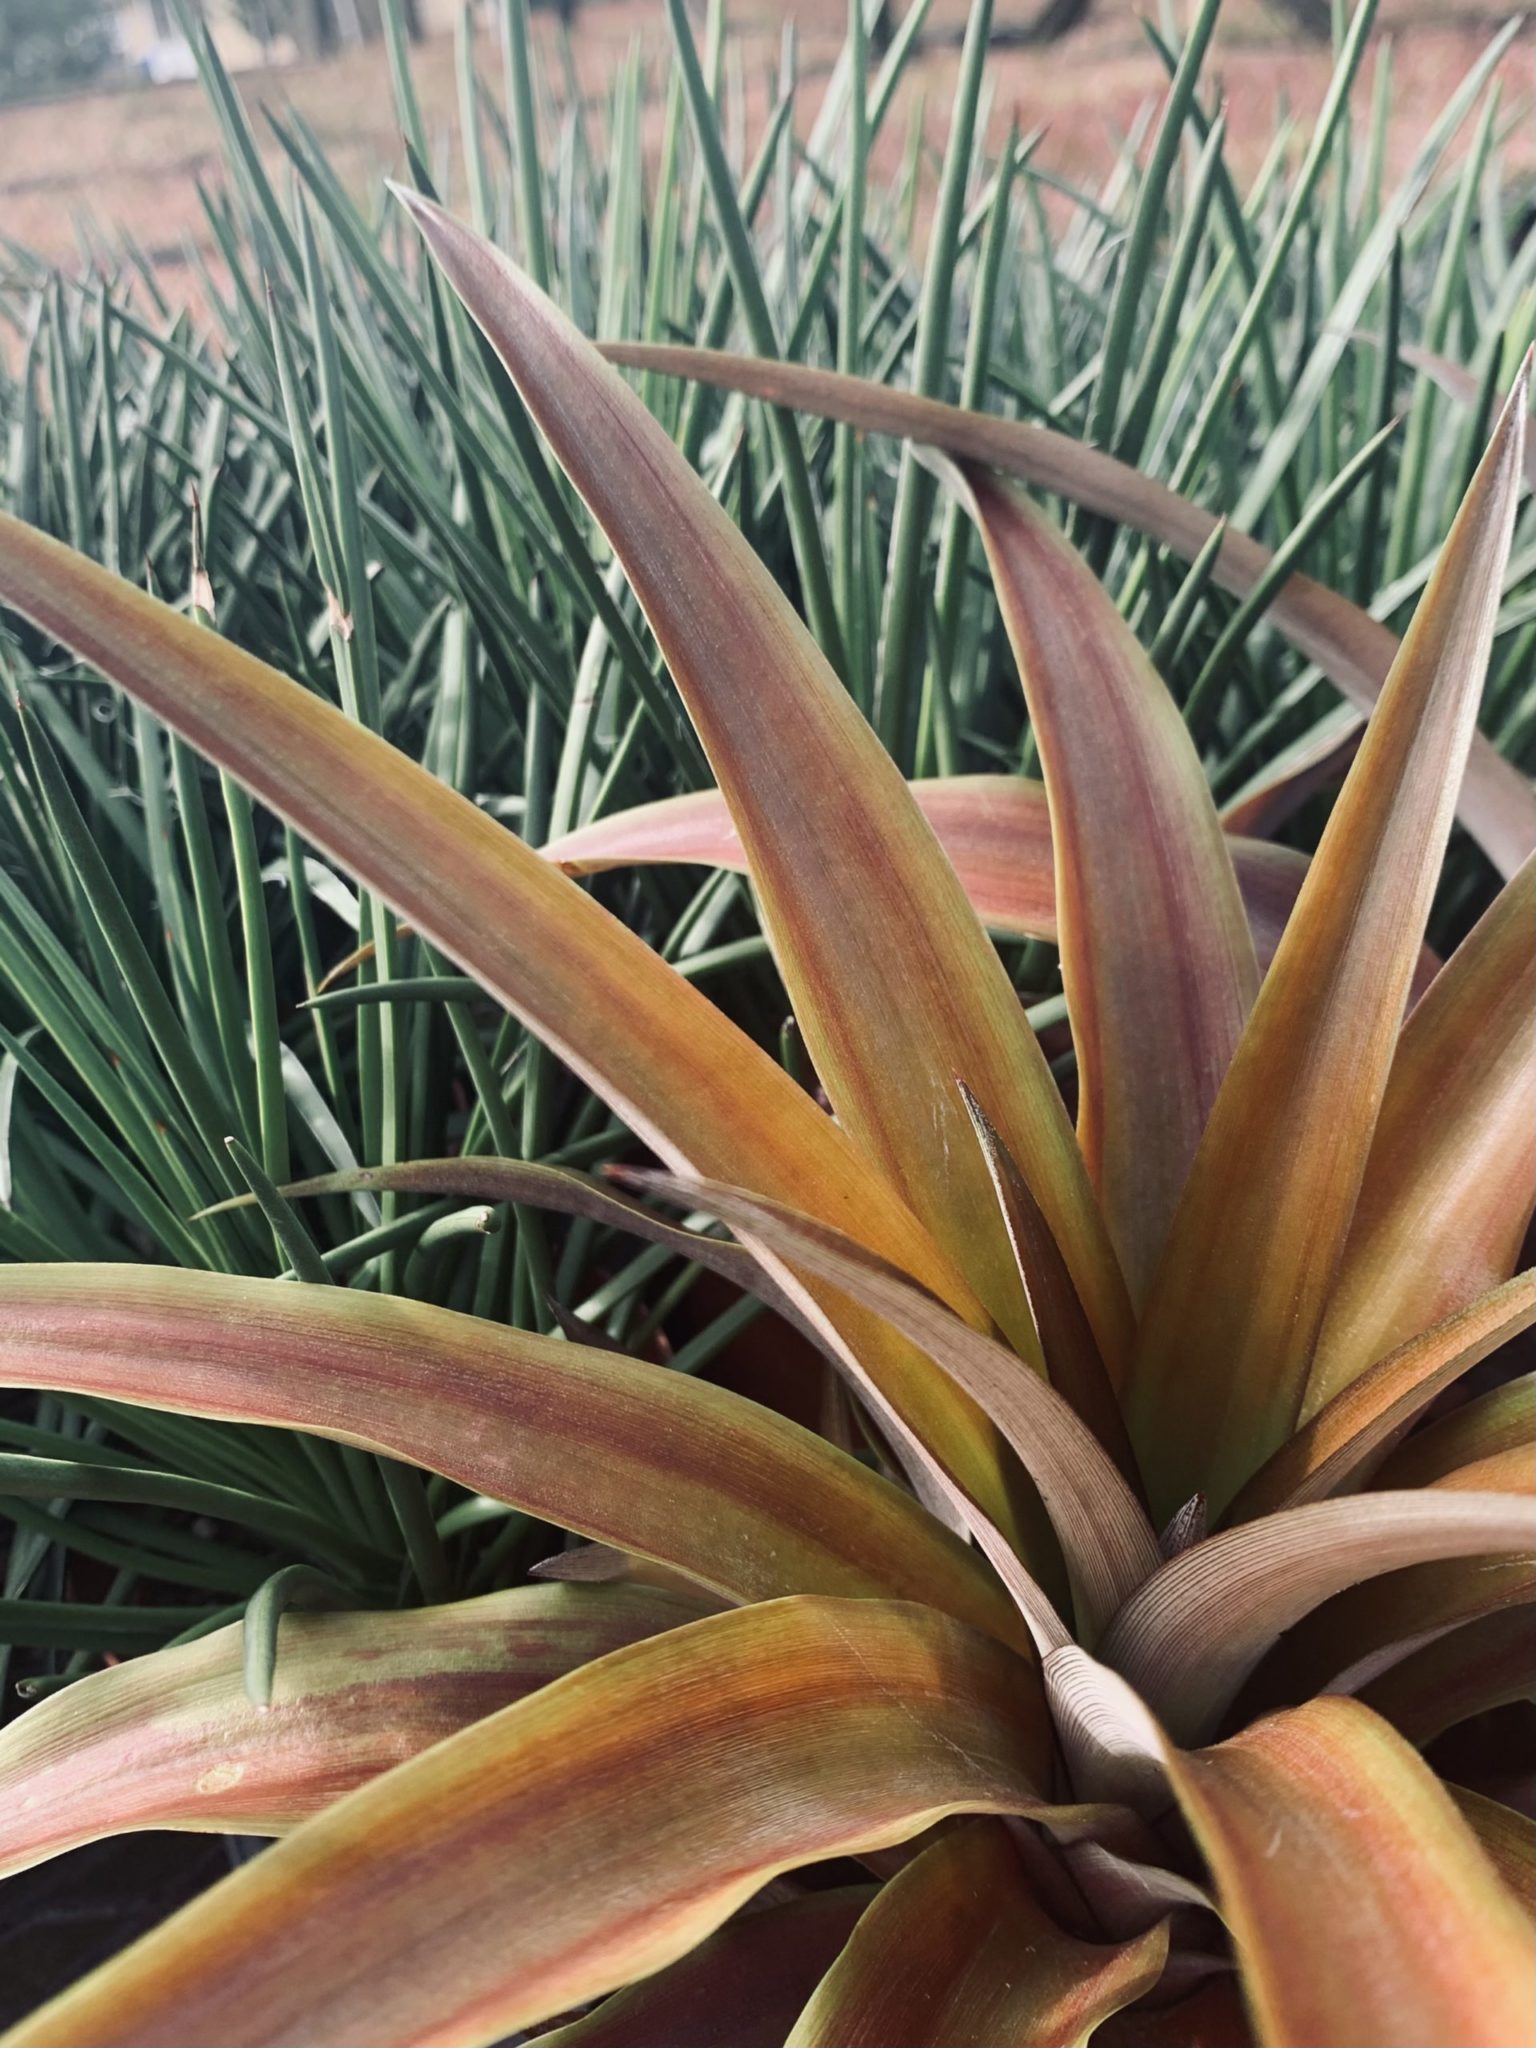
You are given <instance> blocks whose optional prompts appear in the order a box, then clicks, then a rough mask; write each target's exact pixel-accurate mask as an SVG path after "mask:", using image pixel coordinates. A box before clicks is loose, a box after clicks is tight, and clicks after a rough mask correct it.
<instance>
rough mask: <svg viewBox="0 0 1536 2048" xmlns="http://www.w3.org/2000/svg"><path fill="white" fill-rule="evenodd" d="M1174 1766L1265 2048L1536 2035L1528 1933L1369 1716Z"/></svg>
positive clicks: (1351, 1706)
mask: <svg viewBox="0 0 1536 2048" xmlns="http://www.w3.org/2000/svg"><path fill="white" fill-rule="evenodd" d="M1169 1765H1170V1773H1171V1776H1172V1778H1173V1782H1174V1785H1175V1787H1176V1789H1177V1792H1178V1795H1179V1803H1180V1805H1181V1806H1182V1807H1183V1810H1184V1813H1185V1816H1186V1817H1187V1819H1188V1820H1189V1823H1190V1825H1191V1827H1192V1828H1193V1829H1194V1832H1195V1835H1196V1838H1197V1840H1198V1841H1199V1843H1200V1846H1201V1848H1202V1849H1203V1850H1204V1852H1205V1856H1206V1860H1207V1862H1208V1863H1209V1864H1210V1866H1211V1870H1212V1872H1213V1875H1214V1877H1215V1880H1216V1887H1217V1892H1218V1895H1219V1897H1220V1901H1221V1907H1222V1912H1223V1915H1224V1917H1225V1919H1226V1921H1227V1924H1228V1926H1229V1928H1230V1929H1231V1931H1232V1937H1233V1940H1234V1942H1235V1944H1236V1947H1237V1952H1238V1960H1239V1964H1240V1967H1241V1969H1242V1975H1243V1985H1244V1989H1245V1991H1246V1993H1247V1997H1248V2001H1249V2005H1250V2008H1251V2010H1252V2012H1253V2016H1254V2020H1255V2023H1256V2025H1257V2028H1258V2033H1259V2038H1260V2040H1261V2042H1264V2043H1265V2044H1267V2048H1290V2044H1291V2043H1294V2042H1298V2041H1305V2042H1307V2043H1309V2044H1311V2048H1358V2044H1359V2043H1361V2042H1364V2041H1393V2042H1410V2041H1411V2042H1423V2043H1426V2044H1430V2043H1443V2044H1449V2043H1452V2042H1454V2043H1455V2044H1456V2048H1508V2043H1510V2042H1511V2041H1518V2040H1520V2039H1522V2038H1523V2037H1524V2036H1525V2035H1526V2033H1528V2031H1529V2028H1530V2019H1531V2012H1532V2006H1533V2000H1536V1949H1533V1946H1532V1942H1531V1930H1530V1923H1529V1922H1528V1921H1527V1920H1526V1918H1525V1916H1524V1915H1523V1914H1522V1913H1521V1911H1520V1909H1519V1907H1518V1906H1517V1905H1516V1904H1515V1902H1514V1900H1513V1898H1512V1897H1511V1896H1510V1894H1509V1892H1508V1891H1507V1889H1506V1888H1505V1886H1504V1885H1503V1883H1502V1882H1501V1880H1500V1879H1499V1877H1498V1875H1497V1873H1496V1871H1495V1870H1494V1868H1493V1865H1492V1864H1491V1863H1490V1862H1489V1860H1488V1858H1487V1856H1486V1855H1485V1854H1484V1852H1483V1851H1482V1849H1481V1848H1480V1847H1479V1846H1478V1843H1477V1840H1476V1838H1475V1836H1474V1835H1473V1833H1472V1830H1471V1829H1470V1828H1469V1827H1468V1826H1467V1824H1466V1822H1465V1821H1464V1820H1463V1819H1462V1817H1461V1815H1460V1814H1459V1813H1458V1812H1457V1810H1456V1806H1455V1804H1454V1802H1453V1801H1452V1799H1451V1798H1450V1797H1449V1796H1448V1794H1447V1793H1446V1792H1445V1791H1444V1790H1443V1789H1442V1788H1441V1786H1440V1784H1439V1782H1438V1781H1437V1779H1436V1778H1435V1776H1434V1774H1433V1772H1431V1771H1430V1770H1429V1769H1428V1768H1427V1766H1425V1765H1424V1764H1422V1763H1421V1762H1420V1761H1419V1759H1418V1757H1417V1756H1416V1755H1415V1754H1414V1752H1413V1750H1412V1749H1410V1748H1409V1746H1408V1745H1407V1743H1405V1742H1404V1741H1403V1740H1402V1738H1401V1737H1400V1736H1398V1735H1396V1734H1394V1733H1393V1731H1392V1730H1391V1729H1390V1728H1389V1727H1388V1726H1387V1724H1386V1723H1385V1722H1384V1721H1382V1720H1380V1719H1378V1717H1377V1716H1376V1715H1374V1714H1372V1713H1370V1712H1369V1711H1368V1709H1366V1708H1364V1707H1362V1706H1360V1705H1359V1703H1358V1702H1357V1701H1354V1700H1343V1699H1320V1700H1314V1701H1312V1702H1311V1703H1310V1704H1309V1705H1307V1706H1305V1707H1298V1708H1296V1709H1294V1710H1292V1711H1291V1712H1289V1713H1284V1714H1277V1715H1276V1716H1274V1718H1273V1719H1271V1720H1267V1721H1261V1722H1259V1723H1257V1724H1256V1725H1255V1726H1254V1727H1252V1728H1248V1729H1245V1730H1244V1731H1243V1733H1242V1734H1241V1735H1236V1736H1234V1737H1233V1738H1232V1739H1231V1740H1230V1741H1229V1742H1223V1743H1221V1744H1220V1745H1219V1746H1218V1747H1216V1748H1215V1749H1208V1750H1203V1751H1200V1752H1198V1753H1196V1754H1195V1755H1179V1754H1178V1753H1177V1752H1175V1753H1174V1754H1173V1755H1171V1757H1170V1759H1169ZM1341 1930H1347V1938H1346V1939H1342V1940H1341V1939H1340V1932H1341ZM1303 1958H1304V1959H1305V1967H1298V1963H1299V1962H1300V1961H1301V1959H1303Z"/></svg>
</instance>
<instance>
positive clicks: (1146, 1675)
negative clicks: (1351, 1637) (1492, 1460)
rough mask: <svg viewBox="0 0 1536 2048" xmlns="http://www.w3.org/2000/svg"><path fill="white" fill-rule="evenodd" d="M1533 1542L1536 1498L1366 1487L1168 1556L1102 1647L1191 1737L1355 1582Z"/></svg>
mask: <svg viewBox="0 0 1536 2048" xmlns="http://www.w3.org/2000/svg"><path fill="white" fill-rule="evenodd" d="M1530 1549H1536V1502H1531V1501H1527V1500H1523V1499H1521V1498H1520V1497H1518V1496H1516V1495H1511V1494H1502V1493H1373V1494H1358V1495H1354V1496H1352V1497H1350V1498H1348V1499H1345V1500H1325V1501H1316V1502H1314V1503H1313V1504H1312V1506H1310V1507H1304V1508H1292V1509H1290V1510H1289V1511H1287V1512H1286V1513H1284V1514H1278V1515H1266V1516H1265V1518H1264V1519H1263V1520H1262V1521H1259V1522H1245V1523H1244V1524H1243V1525H1242V1526H1241V1528H1237V1529H1228V1530H1225V1531H1224V1532H1223V1533H1222V1534H1221V1535H1218V1536H1212V1537H1210V1538H1209V1539H1208V1540H1207V1541H1206V1542H1204V1543H1197V1544H1196V1545H1195V1546H1194V1548H1193V1549H1192V1550H1186V1551H1185V1552H1184V1553H1183V1554H1182V1555H1181V1556H1179V1557H1176V1558H1174V1559H1173V1560H1172V1561H1171V1562H1170V1563H1168V1564H1165V1565H1164V1566H1163V1568H1162V1570H1161V1571H1160V1572H1159V1573H1158V1574H1157V1576H1156V1577H1155V1578H1152V1579H1149V1580H1148V1581H1147V1583H1146V1584H1145V1585H1144V1586H1143V1587H1142V1588H1141V1591H1140V1592H1139V1593H1137V1594H1135V1595H1133V1596H1132V1598H1131V1599H1130V1600H1129V1601H1128V1602H1127V1604H1126V1605H1125V1607H1123V1608H1122V1609H1121V1611H1120V1613H1119V1615H1118V1616H1117V1617H1116V1619H1115V1621H1114V1623H1113V1624H1112V1626H1111V1628H1110V1630H1109V1633H1108V1634H1107V1635H1106V1636H1105V1638H1104V1642H1103V1645H1102V1648H1101V1649H1100V1652H1099V1654H1100V1656H1101V1657H1102V1658H1103V1660H1104V1662H1105V1663H1106V1664H1109V1665H1112V1666H1113V1667H1114V1669H1115V1670H1117V1671H1119V1672H1120V1673H1121V1674H1122V1675H1123V1676H1124V1677H1125V1678H1127V1679H1128V1680H1129V1681H1130V1683H1131V1684H1132V1685H1133V1686H1134V1687H1135V1688H1136V1690H1137V1692H1138V1693H1140V1694H1141V1695H1142V1697H1143V1698H1144V1699H1146V1700H1147V1702H1148V1703H1149V1705H1150V1706H1151V1707H1152V1708H1153V1709H1154V1711H1155V1712H1156V1713H1157V1714H1158V1716H1159V1717H1160V1719H1161V1720H1162V1721H1163V1722H1164V1723H1165V1724H1166V1725H1167V1727H1168V1729H1169V1731H1170V1733H1172V1734H1173V1736H1174V1737H1175V1739H1176V1740H1179V1741H1189V1740H1192V1739H1198V1737H1199V1736H1201V1735H1203V1734H1204V1733H1206V1732H1207V1730H1208V1729H1209V1728H1210V1727H1211V1726H1212V1724H1213V1722H1214V1721H1215V1719H1216V1717H1217V1715H1219V1714H1220V1712H1221V1710H1222V1709H1223V1707H1225V1706H1226V1705H1227V1703H1228V1702H1229V1701H1230V1700H1231V1698H1232V1697H1233V1695H1234V1694H1235V1693H1236V1691H1237V1688H1238V1687H1239V1686H1240V1685H1241V1683H1242V1681H1243V1680H1244V1679H1245V1678H1246V1677H1247V1675H1248V1673H1249V1672H1250V1671H1251V1670H1252V1669H1253V1668H1254V1666H1255V1665H1256V1664H1257V1663H1258V1661H1259V1659H1260V1657H1261V1656H1262V1655H1263V1654H1264V1652H1265V1651H1266V1650H1267V1649H1268V1648H1269V1647H1270V1645H1271V1644H1272V1643H1274V1642H1275V1641H1277V1640H1278V1638H1279V1637H1280V1636H1281V1635H1282V1634H1283V1633H1284V1631H1285V1630H1286V1629H1288V1628H1290V1627H1291V1626H1292V1625H1293V1624H1294V1623H1295V1622H1298V1621H1300V1620H1301V1618H1302V1616H1303V1615H1305V1614H1307V1613H1309V1612H1310V1611H1311V1610H1312V1609H1313V1608H1314V1607H1317V1606H1319V1605H1320V1604H1321V1603H1322V1602H1323V1601H1324V1600H1327V1599H1328V1598H1330V1597H1331V1596H1332V1595H1333V1594H1335V1593H1339V1592H1342V1591H1343V1589H1344V1588H1345V1587H1346V1586H1352V1585H1354V1584H1355V1583H1356V1582H1357V1581H1358V1580H1361V1579H1367V1578H1372V1577H1375V1576H1377V1575H1378V1574H1380V1573H1382V1572H1393V1571H1399V1570H1401V1569H1402V1568H1403V1567H1404V1566H1407V1565H1414V1564H1421V1563H1427V1562H1429V1561H1430V1560H1432V1559H1439V1558H1458V1557H1485V1556H1490V1555H1492V1554H1493V1553H1495V1552H1505V1553H1508V1552H1519V1551H1525V1550H1530Z"/></svg>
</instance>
